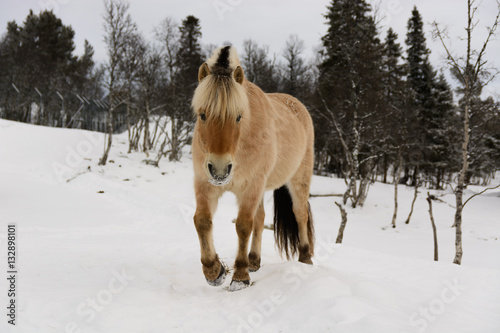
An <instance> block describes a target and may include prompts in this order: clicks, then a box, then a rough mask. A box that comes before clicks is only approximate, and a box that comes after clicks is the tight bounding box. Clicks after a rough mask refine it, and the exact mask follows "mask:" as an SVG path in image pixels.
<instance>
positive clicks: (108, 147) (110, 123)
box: [99, 102, 114, 165]
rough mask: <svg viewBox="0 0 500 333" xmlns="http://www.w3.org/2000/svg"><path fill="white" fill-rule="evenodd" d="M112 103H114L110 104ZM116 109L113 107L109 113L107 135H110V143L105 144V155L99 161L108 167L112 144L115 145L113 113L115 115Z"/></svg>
mask: <svg viewBox="0 0 500 333" xmlns="http://www.w3.org/2000/svg"><path fill="white" fill-rule="evenodd" d="M110 103H112V102H110ZM113 109H114V107H113V106H112V105H111V106H110V108H109V112H108V119H107V120H108V121H107V124H106V127H107V135H108V141H107V144H105V150H104V155H102V157H101V160H100V161H99V165H106V162H107V161H108V156H109V151H110V150H111V144H112V143H113V120H114V119H113V113H114V110H113Z"/></svg>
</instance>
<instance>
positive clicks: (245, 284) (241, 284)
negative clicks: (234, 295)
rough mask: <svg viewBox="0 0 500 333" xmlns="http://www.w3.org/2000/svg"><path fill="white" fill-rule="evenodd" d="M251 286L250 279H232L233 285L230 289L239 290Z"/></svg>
mask: <svg viewBox="0 0 500 333" xmlns="http://www.w3.org/2000/svg"><path fill="white" fill-rule="evenodd" d="M249 286H250V280H245V281H237V280H233V281H231V285H230V286H229V291H238V290H241V289H245V288H247V287H249Z"/></svg>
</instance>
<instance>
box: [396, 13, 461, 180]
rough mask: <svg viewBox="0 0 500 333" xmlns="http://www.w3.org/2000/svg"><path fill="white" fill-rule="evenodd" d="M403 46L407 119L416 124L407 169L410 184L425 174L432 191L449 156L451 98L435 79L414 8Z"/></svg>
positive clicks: (445, 85)
mask: <svg viewBox="0 0 500 333" xmlns="http://www.w3.org/2000/svg"><path fill="white" fill-rule="evenodd" d="M405 42H406V45H407V50H406V52H407V67H408V76H407V82H408V88H409V89H410V95H409V97H410V104H411V109H410V115H409V117H411V118H412V122H413V123H414V124H415V126H413V127H412V133H411V137H413V138H414V142H413V143H412V155H413V156H414V157H413V158H411V157H409V158H408V160H409V166H412V167H414V172H413V184H415V183H416V182H417V178H418V175H419V173H421V172H424V173H425V174H426V175H427V176H428V177H429V178H430V180H431V181H432V183H434V184H435V187H439V186H440V182H441V177H442V173H443V170H444V166H446V165H447V164H448V163H447V158H448V157H447V156H449V155H450V153H451V152H450V151H449V149H447V141H448V134H449V133H447V130H448V128H449V125H450V123H451V122H452V119H451V118H452V107H451V104H452V101H453V95H452V93H451V89H450V87H449V85H448V83H447V82H446V80H445V78H444V76H441V77H439V78H438V76H437V73H436V72H435V71H434V69H433V67H432V65H431V64H430V62H429V54H430V51H429V50H428V49H427V46H426V38H425V35H424V31H423V21H422V17H421V16H420V13H419V12H418V10H417V7H416V6H415V7H414V8H413V10H412V16H411V17H410V19H409V20H408V32H407V38H406V41H405ZM434 176H435V178H434V179H433V177H434Z"/></svg>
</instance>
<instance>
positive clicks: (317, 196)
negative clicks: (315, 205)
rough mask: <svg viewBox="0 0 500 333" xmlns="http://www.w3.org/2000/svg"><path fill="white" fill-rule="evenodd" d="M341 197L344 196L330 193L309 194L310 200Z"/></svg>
mask: <svg viewBox="0 0 500 333" xmlns="http://www.w3.org/2000/svg"><path fill="white" fill-rule="evenodd" d="M343 196H344V195H343V194H335V193H331V194H309V197H310V198H322V197H343Z"/></svg>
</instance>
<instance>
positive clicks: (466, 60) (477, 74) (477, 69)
mask: <svg viewBox="0 0 500 333" xmlns="http://www.w3.org/2000/svg"><path fill="white" fill-rule="evenodd" d="M476 2H477V1H476V0H468V1H467V27H466V28H465V31H466V33H467V36H466V38H465V39H464V40H465V41H466V43H467V51H466V54H465V55H464V56H457V55H455V54H453V52H452V51H451V50H450V49H449V47H448V45H447V43H446V42H445V39H446V37H447V36H446V31H445V30H444V29H442V28H441V27H440V26H439V24H438V23H436V22H434V23H433V27H434V36H435V37H436V38H437V39H439V41H440V42H441V44H442V45H443V47H444V49H445V51H446V55H447V60H448V65H449V66H450V67H451V68H453V70H454V72H455V73H456V76H457V77H458V79H459V82H460V84H461V85H462V86H463V90H462V93H463V104H464V113H463V115H462V117H463V139H462V151H461V155H462V158H461V160H462V166H461V169H460V173H459V176H458V184H457V187H456V188H455V197H456V211H455V222H454V227H455V228H456V232H455V234H456V236H455V258H454V260H453V263H455V264H458V265H460V264H461V262H462V255H463V249H462V210H463V208H464V205H465V204H464V203H463V195H464V188H465V187H466V185H467V184H466V176H467V172H468V168H469V140H470V130H471V128H470V117H471V113H473V112H474V110H473V109H471V106H472V103H471V102H472V97H473V93H474V89H475V87H476V86H477V85H478V84H479V83H481V84H482V86H483V87H484V86H485V85H487V84H488V83H489V82H490V81H491V80H492V79H493V78H494V76H495V74H492V72H491V68H488V67H489V64H488V61H487V60H486V59H484V57H485V54H486V49H487V47H488V44H489V42H490V41H491V39H492V37H493V36H494V34H495V31H496V29H497V28H498V24H499V18H500V2H499V1H497V14H496V17H495V20H494V22H493V24H492V25H491V26H490V27H487V32H488V33H487V35H486V39H485V40H484V42H483V44H482V47H481V50H479V51H477V50H473V49H472V47H471V43H472V32H473V30H474V29H475V28H476V26H477V24H478V21H475V19H474V15H475V13H476V12H477V10H478V5H476ZM496 73H498V72H496Z"/></svg>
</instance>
